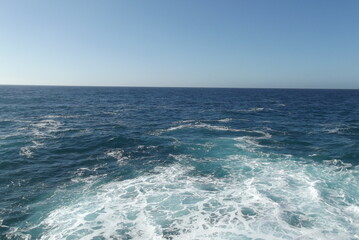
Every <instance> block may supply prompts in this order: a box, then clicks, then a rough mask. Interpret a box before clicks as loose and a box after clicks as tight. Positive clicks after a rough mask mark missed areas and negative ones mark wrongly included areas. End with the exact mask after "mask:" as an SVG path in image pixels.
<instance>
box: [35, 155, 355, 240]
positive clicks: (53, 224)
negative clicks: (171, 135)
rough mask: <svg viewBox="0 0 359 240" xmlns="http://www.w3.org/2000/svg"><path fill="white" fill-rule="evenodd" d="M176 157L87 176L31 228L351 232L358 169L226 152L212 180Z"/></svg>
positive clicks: (240, 234)
mask: <svg viewBox="0 0 359 240" xmlns="http://www.w3.org/2000/svg"><path fill="white" fill-rule="evenodd" d="M177 158H178V159H177V160H178V162H179V163H177V164H174V165H172V166H168V167H158V168H156V169H154V170H153V171H152V172H149V173H146V174H144V175H141V176H139V177H137V178H134V179H129V180H125V181H115V182H109V183H107V184H104V185H101V186H100V187H98V186H97V185H96V184H97V182H96V181H93V182H92V183H90V184H87V185H86V187H84V188H83V189H82V190H81V191H78V192H82V194H81V195H80V196H79V197H78V199H77V200H75V201H72V202H68V203H66V204H64V205H62V206H59V207H58V208H57V209H55V210H54V211H52V212H50V213H49V215H48V216H47V218H46V219H44V220H43V221H42V222H41V223H40V224H39V225H38V226H36V227H35V228H38V227H41V228H42V229H43V230H44V233H43V235H42V236H41V239H80V238H81V239H353V237H354V239H355V237H358V234H359V232H358V229H359V223H358V201H357V200H356V199H355V198H353V196H358V195H357V194H358V190H357V186H358V185H357V184H358V179H357V177H355V176H358V173H359V171H358V169H353V170H351V171H341V172H338V171H336V167H335V166H334V165H320V164H315V163H311V164H309V165H307V164H305V163H303V162H300V161H293V159H290V157H287V158H285V157H283V156H282V157H281V159H276V158H269V157H268V156H262V157H258V158H249V157H246V156H240V155H233V156H231V157H229V158H227V159H225V160H218V162H221V163H222V164H223V168H225V169H226V170H227V171H228V172H229V174H228V176H227V177H225V178H215V177H212V176H203V175H198V174H195V171H194V168H193V167H191V164H190V162H191V161H192V160H193V159H192V160H191V159H190V158H189V157H188V156H184V155H179V156H177ZM329 185H330V186H331V187H330V188H329V187H328V186H329ZM350 194H352V195H350ZM59 195H61V194H59ZM59 197H61V196H59ZM348 199H350V200H348ZM96 237H97V238H96Z"/></svg>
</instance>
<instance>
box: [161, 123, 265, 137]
mask: <svg viewBox="0 0 359 240" xmlns="http://www.w3.org/2000/svg"><path fill="white" fill-rule="evenodd" d="M185 128H192V129H200V128H203V129H208V130H213V131H228V132H243V133H258V134H261V135H263V137H260V138H270V137H271V135H270V134H269V133H268V132H263V131H259V130H246V129H236V128H230V127H227V126H217V125H211V124H207V123H203V122H195V123H189V124H182V125H178V126H173V127H170V128H167V129H164V130H159V131H157V132H156V133H157V134H161V133H164V132H172V131H177V130H180V129H185ZM257 139H258V138H257Z"/></svg>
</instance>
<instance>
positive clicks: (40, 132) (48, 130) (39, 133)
mask: <svg viewBox="0 0 359 240" xmlns="http://www.w3.org/2000/svg"><path fill="white" fill-rule="evenodd" d="M31 126H32V127H33V129H32V133H33V135H34V136H35V137H37V138H47V137H50V138H51V137H54V135H53V134H54V133H56V132H58V131H59V128H60V127H61V126H62V124H61V122H59V121H55V120H53V119H46V120H41V121H39V122H36V123H33V124H31Z"/></svg>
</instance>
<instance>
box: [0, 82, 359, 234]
mask: <svg viewBox="0 0 359 240" xmlns="http://www.w3.org/2000/svg"><path fill="white" fill-rule="evenodd" d="M358 163H359V91H358V90H286V89H200V88H197V89H196V88H192V89H190V88H188V89H186V88H95V87H30V86H17V87H15V86H0V239H69V240H70V239H94V240H100V239H191V240H192V239H236V240H237V239H246V240H249V239H256V240H260V239H271V240H272V239H296V240H299V239H315V240H317V239H335V240H337V239H350V240H354V239H359V187H358V186H359V166H358Z"/></svg>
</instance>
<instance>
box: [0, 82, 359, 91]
mask: <svg viewBox="0 0 359 240" xmlns="http://www.w3.org/2000/svg"><path fill="white" fill-rule="evenodd" d="M1 86H13V87H21V86H22V87H89V88H91V87H93V88H96V87H98V88H207V89H288V90H289V89H293V90H359V88H310V87H308V88H296V87H180V86H172V87H170V86H116V85H55V84H1V83H0V87H1Z"/></svg>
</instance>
